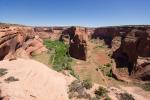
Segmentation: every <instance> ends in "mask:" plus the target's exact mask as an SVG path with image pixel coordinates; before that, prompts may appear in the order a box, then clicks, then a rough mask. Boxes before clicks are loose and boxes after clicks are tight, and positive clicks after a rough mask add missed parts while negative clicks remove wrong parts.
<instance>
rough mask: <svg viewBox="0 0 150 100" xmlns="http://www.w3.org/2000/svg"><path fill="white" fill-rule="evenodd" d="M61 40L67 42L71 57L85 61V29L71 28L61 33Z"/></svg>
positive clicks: (86, 35)
mask: <svg viewBox="0 0 150 100" xmlns="http://www.w3.org/2000/svg"><path fill="white" fill-rule="evenodd" d="M61 40H63V41H67V42H69V43H68V44H69V45H70V47H69V53H70V55H71V56H72V57H74V58H77V59H81V60H86V59H87V58H86V57H87V41H88V33H87V29H86V28H81V27H71V28H68V29H67V30H65V31H64V32H63V33H62V36H61Z"/></svg>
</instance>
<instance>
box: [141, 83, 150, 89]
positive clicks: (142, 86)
mask: <svg viewBox="0 0 150 100" xmlns="http://www.w3.org/2000/svg"><path fill="white" fill-rule="evenodd" d="M140 87H141V88H142V89H144V90H145V91H150V83H144V84H141V85H140Z"/></svg>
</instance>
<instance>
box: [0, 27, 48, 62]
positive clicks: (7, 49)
mask: <svg viewBox="0 0 150 100" xmlns="http://www.w3.org/2000/svg"><path fill="white" fill-rule="evenodd" d="M37 37H38V36H37V35H36V34H35V33H34V30H33V28H31V27H20V26H10V27H7V28H1V29H0V60H3V59H14V58H15V57H19V55H20V57H23V58H29V56H30V55H29V54H31V53H34V52H38V53H40V52H42V51H45V50H46V48H45V47H44V46H43V44H42V41H41V40H40V39H39V38H37ZM28 40H31V43H29V44H28V43H26V42H27V41H28ZM31 47H32V48H33V49H32V50H31V49H29V48H31ZM16 51H17V52H16ZM21 53H22V54H21Z"/></svg>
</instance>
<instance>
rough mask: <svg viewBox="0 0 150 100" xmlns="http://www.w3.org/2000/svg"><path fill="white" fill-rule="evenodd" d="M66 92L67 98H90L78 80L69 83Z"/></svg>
mask: <svg viewBox="0 0 150 100" xmlns="http://www.w3.org/2000/svg"><path fill="white" fill-rule="evenodd" d="M68 94H69V98H74V97H75V98H86V99H90V98H91V96H90V95H89V94H88V93H87V92H86V89H85V87H84V86H83V84H82V82H81V81H80V80H75V81H73V82H72V83H71V84H70V85H69V91H68Z"/></svg>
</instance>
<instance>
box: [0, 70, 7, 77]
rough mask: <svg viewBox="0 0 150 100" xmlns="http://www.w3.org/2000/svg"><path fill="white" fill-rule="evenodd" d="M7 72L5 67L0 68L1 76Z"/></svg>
mask: <svg viewBox="0 0 150 100" xmlns="http://www.w3.org/2000/svg"><path fill="white" fill-rule="evenodd" d="M7 73H8V72H7V69H5V68H0V77H1V76H3V75H5V74H7Z"/></svg>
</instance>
